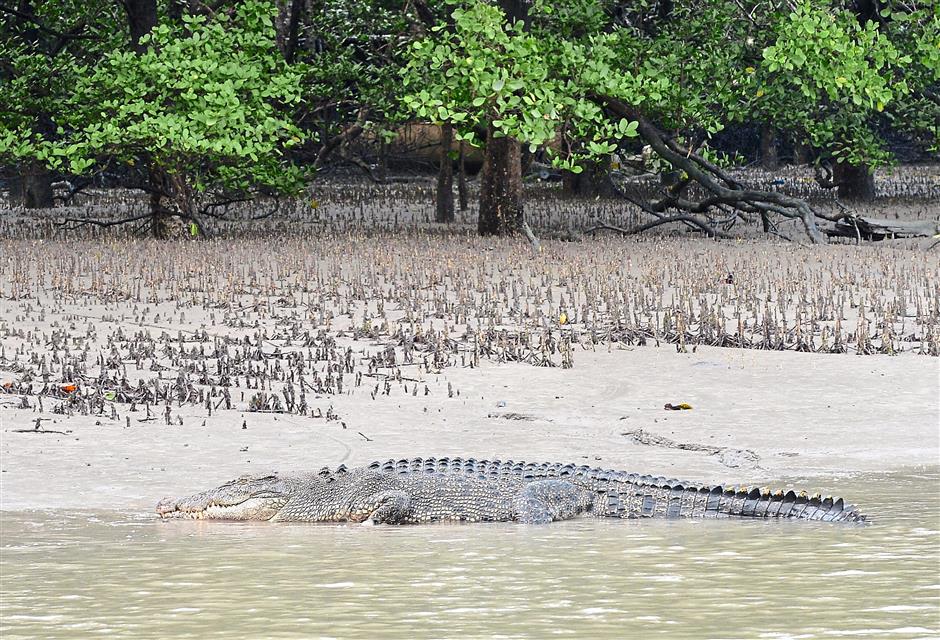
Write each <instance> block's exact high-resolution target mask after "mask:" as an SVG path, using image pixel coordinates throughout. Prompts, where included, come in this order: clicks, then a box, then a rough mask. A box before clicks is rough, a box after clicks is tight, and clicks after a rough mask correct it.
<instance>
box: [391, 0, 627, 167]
mask: <svg viewBox="0 0 940 640" xmlns="http://www.w3.org/2000/svg"><path fill="white" fill-rule="evenodd" d="M452 19H453V25H452V27H451V26H450V25H439V26H437V27H435V28H434V29H433V30H432V31H433V33H432V34H431V35H430V36H429V37H426V38H422V39H420V40H418V41H416V42H414V43H412V44H411V45H410V48H409V50H408V54H409V60H408V63H407V64H406V65H405V68H404V70H403V72H402V78H403V84H404V87H405V95H404V97H403V99H402V100H403V104H404V105H405V107H406V108H407V109H409V110H410V112H411V113H413V114H414V115H415V116H416V117H417V118H419V119H423V120H430V121H431V122H435V123H445V122H446V123H450V124H452V125H454V126H455V128H456V129H457V134H456V137H457V138H458V139H460V140H467V141H469V142H471V143H473V144H479V142H480V141H479V140H477V138H476V133H475V131H474V128H475V127H476V126H479V125H489V126H492V128H493V131H494V135H496V136H497V137H499V136H510V137H513V138H515V139H517V140H519V141H521V142H524V143H527V144H528V145H529V147H530V149H531V150H533V151H534V150H535V149H536V148H538V147H539V146H543V145H546V144H548V143H550V142H553V141H555V140H556V139H557V138H558V136H559V134H561V135H562V138H563V143H562V144H563V145H564V141H566V140H570V139H571V138H574V139H576V140H578V141H579V142H580V143H581V144H580V146H579V147H578V148H572V147H570V146H569V147H568V148H566V149H565V154H564V155H563V156H561V157H559V158H557V159H556V164H558V165H559V166H562V167H565V168H570V169H573V170H575V171H579V170H580V168H579V167H577V165H576V161H577V160H578V159H579V158H585V157H594V156H601V155H606V154H610V153H611V152H612V151H614V150H615V149H616V148H617V144H616V141H617V140H619V139H622V138H625V137H632V136H635V135H636V126H637V125H636V123H635V122H633V123H631V122H627V121H616V122H614V121H610V120H609V119H607V118H606V116H605V115H604V113H603V110H602V108H601V107H600V106H599V105H598V104H597V102H596V101H594V100H592V99H590V97H589V95H588V90H589V87H586V86H585V85H584V84H582V83H580V82H579V80H578V78H576V77H572V75H571V73H570V68H571V66H572V64H573V61H576V60H584V59H586V58H587V52H586V51H585V50H584V44H581V43H578V42H572V41H566V40H556V41H552V40H549V39H547V38H545V37H540V36H539V35H538V34H536V33H530V32H526V31H524V29H523V27H522V25H521V23H515V24H506V20H505V16H504V14H503V13H502V11H500V10H499V8H497V7H494V6H491V5H488V4H484V3H472V4H470V5H469V6H468V7H466V8H458V9H456V10H455V11H454V12H453V14H452ZM550 150H552V151H555V148H554V147H553V148H551V149H550Z"/></svg>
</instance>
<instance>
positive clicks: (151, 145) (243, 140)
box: [0, 0, 303, 192]
mask: <svg viewBox="0 0 940 640" xmlns="http://www.w3.org/2000/svg"><path fill="white" fill-rule="evenodd" d="M273 12H274V8H273V4H272V3H270V2H261V1H258V0H251V1H248V2H244V3H242V4H240V5H239V6H238V8H237V9H235V10H234V11H233V12H232V13H231V14H226V13H219V14H217V15H216V16H214V17H213V18H212V19H208V18H207V17H206V16H203V15H184V16H183V18H182V22H181V23H180V24H171V23H168V22H164V23H162V24H160V25H158V26H157V27H156V28H155V29H154V30H153V31H152V32H151V34H150V35H149V36H146V37H145V40H146V43H147V44H148V49H147V50H146V51H145V52H144V53H142V54H140V55H136V54H135V53H133V52H132V51H129V50H127V49H126V48H125V49H124V50H114V51H111V52H110V53H108V54H107V55H105V56H104V57H103V58H102V59H101V60H100V61H99V62H98V63H97V64H95V65H93V66H91V65H82V66H78V67H76V69H75V74H74V77H73V79H72V80H73V82H74V86H73V88H72V91H71V94H70V96H69V98H68V101H67V102H66V103H65V104H63V105H61V107H60V109H59V110H58V112H57V113H56V114H55V116H54V122H55V125H56V134H57V136H56V137H57V139H56V140H55V141H50V140H46V139H43V138H42V137H40V136H33V137H32V139H31V140H30V141H29V144H28V145H27V146H26V147H23V148H20V149H18V150H17V154H20V155H32V156H34V157H36V158H37V159H39V160H41V161H43V162H45V163H46V164H47V165H48V166H49V167H50V168H53V169H57V170H60V171H64V172H68V173H73V174H81V173H87V172H90V171H92V170H94V169H96V168H98V167H99V166H103V165H104V164H106V163H108V162H112V161H116V162H122V163H126V164H128V165H135V164H139V163H146V164H152V165H155V166H159V167H161V168H162V169H163V170H164V171H165V172H167V173H168V174H169V175H171V176H176V177H178V178H181V179H182V180H183V181H184V183H185V184H187V185H189V186H191V187H192V188H194V189H195V190H196V191H197V192H204V191H207V190H210V189H211V190H222V191H226V192H245V191H248V190H250V189H252V188H255V187H259V186H263V187H267V188H271V189H276V190H283V191H290V190H294V189H297V188H298V187H299V186H300V185H301V184H302V178H303V174H302V172H301V170H300V169H299V168H297V167H295V166H292V165H291V164H290V163H288V162H286V160H285V158H284V149H285V148H287V147H290V146H292V145H294V144H297V143H299V142H301V140H302V137H303V133H302V132H301V131H300V129H298V128H297V126H296V125H295V124H294V123H293V122H292V120H291V114H290V112H289V111H288V109H289V108H291V107H292V106H294V105H297V104H298V103H299V102H300V100H301V95H302V94H301V78H302V69H301V68H300V67H297V66H288V65H287V64H286V63H285V62H284V61H283V59H282V57H281V55H280V53H279V51H278V49H277V47H276V44H275V32H274V25H273V18H272V16H273ZM7 139H8V138H7ZM0 144H2V143H0ZM20 144H21V147H22V143H20Z"/></svg>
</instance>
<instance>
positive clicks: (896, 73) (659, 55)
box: [404, 0, 940, 165]
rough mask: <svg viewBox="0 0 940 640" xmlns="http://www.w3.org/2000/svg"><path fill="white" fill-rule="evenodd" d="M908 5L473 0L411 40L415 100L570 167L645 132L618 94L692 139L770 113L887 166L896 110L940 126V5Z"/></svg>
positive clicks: (820, 142)
mask: <svg viewBox="0 0 940 640" xmlns="http://www.w3.org/2000/svg"><path fill="white" fill-rule="evenodd" d="M901 6H903V7H904V10H903V11H901V10H896V11H893V12H891V11H890V10H889V11H887V12H886V15H889V17H890V19H889V20H887V21H886V22H884V23H883V24H879V23H877V22H869V23H866V24H860V22H859V19H858V17H857V16H856V15H855V14H853V13H852V12H850V11H848V10H845V9H843V8H839V7H837V6H834V5H833V4H832V3H830V2H823V1H821V0H801V1H800V2H798V3H797V4H796V5H795V6H793V7H792V8H791V7H790V6H788V5H787V4H780V3H765V2H757V1H754V0H745V1H743V2H737V3H716V2H707V1H705V0H687V1H677V2H674V3H672V5H671V7H672V8H671V10H670V11H669V12H668V13H665V14H663V13H661V12H659V11H658V8H657V3H648V2H647V3H644V2H638V3H635V4H633V5H630V6H629V7H626V8H621V7H620V6H619V5H617V9H618V11H620V10H621V9H622V11H625V12H626V14H622V13H616V12H614V11H612V5H608V4H606V3H603V2H597V1H595V0H560V1H555V2H543V1H541V0H539V1H536V2H535V3H534V4H533V5H532V8H531V10H530V18H531V20H530V23H531V24H530V29H529V30H528V31H525V32H524V31H523V30H522V29H521V28H520V27H519V26H518V25H506V24H505V17H504V16H503V15H502V14H501V13H500V12H499V10H498V9H496V8H495V7H493V6H491V5H486V4H483V3H473V2H471V3H470V4H468V5H466V6H463V5H461V6H460V7H459V8H458V9H457V10H456V11H455V12H454V14H453V23H452V24H441V25H439V26H438V27H437V28H436V29H435V30H434V31H433V32H432V34H430V35H429V36H428V37H425V38H423V39H420V40H419V41H417V42H415V43H414V44H412V45H411V47H410V48H409V49H408V58H409V61H408V64H407V65H406V67H405V72H404V79H405V89H406V92H405V96H404V104H405V105H406V107H407V108H408V110H409V111H410V113H412V114H413V115H414V116H416V117H418V118H420V119H424V120H429V121H433V122H451V123H453V124H455V125H456V126H458V127H461V128H462V129H463V132H462V133H461V136H462V137H464V138H469V137H472V129H473V127H475V126H477V127H478V126H479V125H484V124H491V125H493V126H494V128H495V129H496V130H497V132H498V133H499V134H500V135H509V136H513V137H516V138H518V139H519V140H521V141H523V142H527V143H530V144H531V145H532V146H533V147H534V146H538V145H545V144H548V143H549V142H552V143H553V145H554V148H556V149H558V148H560V149H561V150H563V152H564V155H565V157H566V159H567V160H566V164H570V163H571V162H572V161H574V160H577V159H578V158H591V157H597V156H602V155H604V154H607V153H609V152H610V150H612V149H614V148H616V147H617V146H618V145H619V144H620V141H621V140H622V139H623V138H627V137H629V136H630V135H631V134H632V133H633V132H634V130H630V129H627V127H629V123H626V122H625V123H618V122H613V121H611V120H610V119H609V118H608V117H607V116H606V114H605V113H604V111H603V109H602V105H603V98H604V97H605V96H610V97H614V98H617V99H619V100H621V101H623V102H624V103H626V104H628V105H630V106H631V107H633V108H634V109H635V110H637V111H638V112H639V113H642V114H643V115H644V116H645V117H647V118H648V119H650V120H652V121H653V122H656V123H657V124H659V125H660V127H662V128H663V129H664V130H666V131H672V132H674V134H676V135H680V136H682V137H685V138H686V139H689V140H691V141H694V143H693V144H692V147H693V148H703V147H700V145H701V144H702V143H703V141H705V140H707V139H708V137H710V136H711V135H712V134H714V133H716V132H717V131H720V130H721V129H722V128H724V127H725V126H727V125H728V124H730V123H734V122H754V121H757V122H766V123H771V124H773V125H774V126H776V127H778V128H780V129H783V130H786V131H787V132H788V134H789V135H791V136H793V137H794V138H795V141H798V142H805V143H809V144H811V145H812V146H814V147H816V148H817V149H819V150H820V151H821V156H822V157H823V158H825V157H836V158H839V159H842V160H847V161H849V162H852V163H856V164H869V165H877V164H880V163H885V162H889V161H890V154H889V153H888V152H887V151H886V149H885V146H884V142H883V140H882V138H881V135H880V133H879V128H880V127H883V126H884V125H885V123H886V122H893V123H895V126H896V127H898V128H905V127H906V128H908V129H910V130H912V131H913V130H916V131H917V132H919V135H921V136H923V137H924V138H926V139H928V141H929V143H930V144H933V145H934V146H936V144H937V142H936V140H937V127H938V126H940V125H938V122H940V117H938V111H937V109H938V105H937V100H936V95H937V84H938V83H937V74H938V66H940V64H938V58H940V48H938V46H937V43H938V26H937V25H938V23H940V19H938V11H940V9H938V7H940V3H925V4H924V5H923V7H924V8H916V7H913V5H909V4H908V5H901ZM618 16H619V17H618ZM902 114H903V120H904V122H903V123H901V122H900V120H901V118H902Z"/></svg>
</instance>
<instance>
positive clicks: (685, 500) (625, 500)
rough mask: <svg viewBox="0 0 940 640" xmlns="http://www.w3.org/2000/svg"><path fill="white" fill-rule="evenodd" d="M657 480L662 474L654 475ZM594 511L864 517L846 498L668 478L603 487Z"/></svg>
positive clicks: (830, 519) (680, 515)
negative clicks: (651, 481)
mask: <svg viewBox="0 0 940 640" xmlns="http://www.w3.org/2000/svg"><path fill="white" fill-rule="evenodd" d="M654 480H658V479H654ZM594 513H595V514H596V515H598V516H603V517H610V518H654V517H655V518H728V517H742V518H782V519H784V518H785V519H797V520H821V521H823V522H864V521H865V516H863V515H862V514H861V513H859V510H858V508H857V507H856V506H855V505H852V504H847V503H846V502H845V500H843V499H842V498H834V497H831V496H830V497H827V498H823V497H821V496H820V495H818V494H817V495H815V496H808V495H807V494H806V493H805V492H800V493H797V492H795V491H793V490H792V489H791V490H788V491H782V490H778V491H770V490H768V489H760V488H757V487H730V486H723V485H714V486H698V485H691V486H687V485H683V484H671V483H669V482H668V481H667V482H665V483H656V482H653V483H648V484H647V483H640V484H631V483H622V484H620V485H619V486H617V485H615V484H614V483H611V486H608V487H607V488H606V490H603V491H598V492H597V498H596V499H595V502H594Z"/></svg>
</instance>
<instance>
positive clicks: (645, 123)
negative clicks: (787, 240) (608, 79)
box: [594, 96, 826, 244]
mask: <svg viewBox="0 0 940 640" xmlns="http://www.w3.org/2000/svg"><path fill="white" fill-rule="evenodd" d="M594 98H595V99H596V100H597V101H598V102H599V103H601V104H602V105H603V106H604V107H605V108H607V109H608V110H609V111H610V112H611V113H613V114H614V115H616V116H618V117H621V118H629V119H631V120H635V121H636V122H637V125H638V126H637V132H638V133H639V134H640V137H642V138H643V140H645V141H646V143H647V144H649V145H650V147H652V149H653V150H654V151H655V152H656V153H657V154H658V155H659V156H660V157H661V158H663V159H665V160H668V161H669V162H670V163H671V164H672V165H673V166H674V167H676V168H677V169H681V170H683V171H685V173H686V174H687V175H688V176H689V178H691V179H692V180H695V181H696V182H697V183H699V184H700V185H701V186H702V187H704V188H705V189H706V190H707V191H709V192H710V193H711V194H712V195H711V196H710V197H709V198H707V199H706V200H704V201H702V203H701V204H698V205H696V204H695V203H693V202H692V201H689V200H685V199H682V198H675V200H674V201H673V202H667V203H666V204H669V205H671V206H675V207H678V208H680V209H687V210H688V207H689V206H690V205H695V206H696V208H697V209H698V208H708V207H711V206H714V205H716V204H726V205H730V206H733V207H746V206H748V205H750V206H751V207H753V208H755V209H757V210H763V211H770V210H773V211H775V212H777V213H779V214H780V215H783V216H786V217H789V218H799V219H800V220H801V221H802V222H803V227H804V229H805V230H806V234H807V235H808V236H809V238H810V240H812V241H813V242H814V243H816V244H826V236H825V235H823V233H822V232H821V231H820V230H819V227H817V226H816V217H817V216H819V214H817V212H816V211H814V210H813V208H812V207H811V206H810V205H809V204H808V203H807V202H805V201H803V200H799V199H796V198H791V197H789V196H785V195H783V194H781V193H777V192H775V191H758V190H753V189H746V188H744V187H743V186H731V185H738V183H737V182H736V181H735V180H734V179H733V178H731V177H730V176H728V175H726V174H725V173H724V172H723V171H722V170H721V169H719V168H718V167H715V166H714V165H711V163H709V162H708V161H707V160H705V159H704V158H702V157H701V156H699V155H698V154H696V153H692V152H686V151H685V150H684V149H681V151H677V150H676V149H677V147H674V146H670V145H669V143H668V141H667V140H668V139H667V137H666V136H665V135H663V133H662V132H660V131H659V129H657V128H656V126H654V125H653V124H652V123H651V122H650V121H649V120H648V119H647V118H646V117H645V116H644V115H643V114H642V113H640V112H639V111H638V110H637V109H635V108H633V107H632V106H630V105H628V104H626V103H624V102H623V101H621V100H619V99H617V98H612V97H610V96H594ZM716 178H717V179H716ZM719 180H720V181H722V182H725V183H726V184H728V185H729V186H725V185H724V184H721V183H720V182H719ZM819 217H823V216H819Z"/></svg>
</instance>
